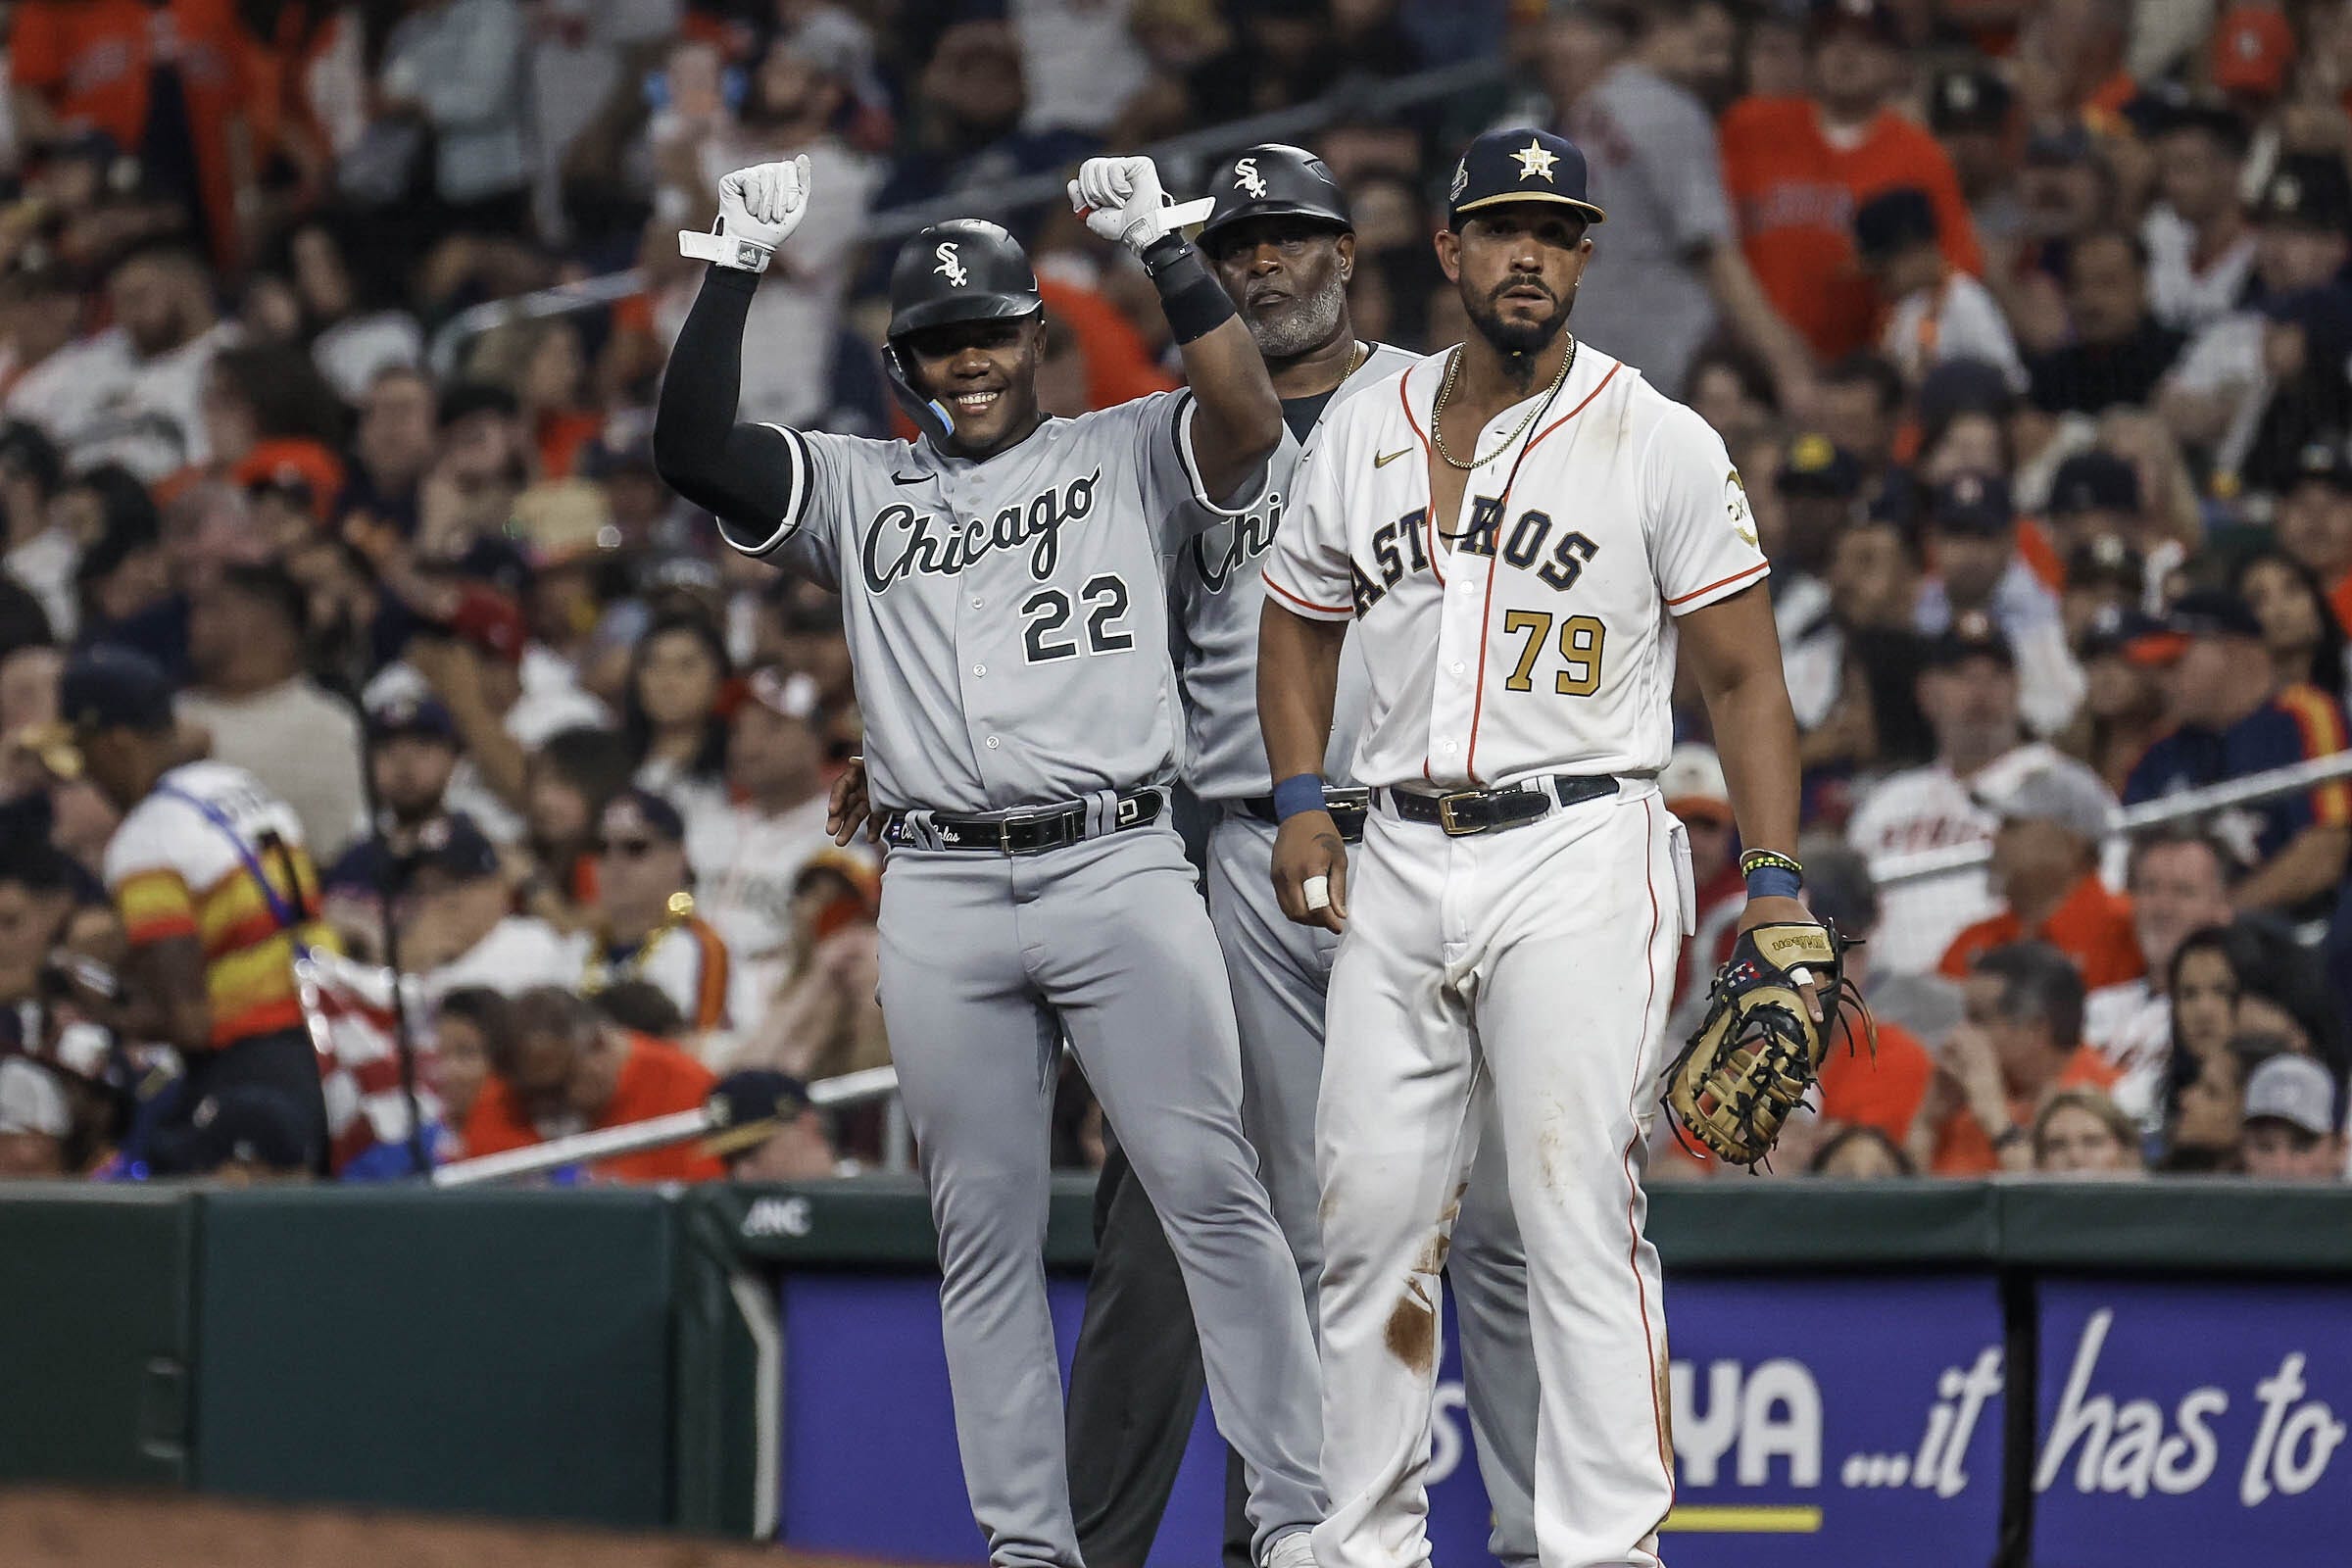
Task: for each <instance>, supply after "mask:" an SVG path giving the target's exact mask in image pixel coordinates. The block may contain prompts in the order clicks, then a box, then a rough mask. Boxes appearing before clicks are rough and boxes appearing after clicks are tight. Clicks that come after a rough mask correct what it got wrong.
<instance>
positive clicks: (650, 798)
mask: <svg viewBox="0 0 2352 1568" xmlns="http://www.w3.org/2000/svg"><path fill="white" fill-rule="evenodd" d="M596 863H597V880H596V886H597V906H598V907H597V921H596V924H595V925H594V926H593V927H592V928H591V929H590V930H588V931H587V932H585V933H583V934H582V936H581V937H580V939H579V940H580V943H581V945H582V952H581V973H580V989H581V990H582V991H584V992H586V993H588V994H590V995H594V994H595V993H597V992H600V991H603V990H605V989H607V988H608V987H611V986H614V985H618V984H620V983H621V982H622V981H624V980H643V981H646V982H648V983H649V984H651V985H653V986H655V987H656V988H658V989H659V990H660V991H661V992H662V995H663V996H666V997H667V998H669V1000H670V1001H671V1002H672V1003H674V1004H675V1005H676V1006H677V1009H678V1014H679V1016H680V1017H682V1018H684V1019H685V1020H686V1032H687V1033H688V1034H689V1035H700V1034H704V1033H707V1032H709V1031H710V1030H712V1029H719V1028H723V1027H725V1026H726V1022H727V978H728V974H727V971H728V969H729V967H730V964H729V959H728V955H727V944H726V940H725V939H724V938H723V937H721V936H720V935H719V934H718V933H717V932H716V931H714V930H712V929H711V926H710V924H709V923H708V922H707V921H705V920H704V919H703V918H702V917H701V916H700V915H698V914H696V913H695V909H694V891H693V889H694V870H693V867H692V866H691V865H690V864H689V863H688V861H687V858H686V824H685V821H684V819H683V818H682V817H681V816H680V815H679V813H678V809H677V808H676V807H674V806H672V805H671V804H670V803H669V802H668V801H667V800H665V799H663V798H662V796H660V795H657V794H655V793H654V792H653V791H651V790H647V789H637V788H631V789H626V790H623V791H621V792H620V793H619V794H618V795H615V796H614V797H613V799H612V801H611V802H610V803H609V804H608V805H607V806H606V807H605V809H604V811H603V813H602V814H601V815H600V816H599V817H598V818H597V840H596Z"/></svg>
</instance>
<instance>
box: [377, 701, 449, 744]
mask: <svg viewBox="0 0 2352 1568" xmlns="http://www.w3.org/2000/svg"><path fill="white" fill-rule="evenodd" d="M400 735H414V736H417V738H419V739H421V740H432V741H446V742H447V743H448V744H450V745H452V746H455V745H456V744H457V743H458V721H457V720H456V719H455V718H452V717H451V716H450V712H449V710H448V709H447V708H445V707H443V706H442V704H441V703H440V701H439V700H438V699H437V698H432V697H395V698H393V699H392V700H391V701H390V702H386V703H378V704H377V705H376V706H375V707H373V708H371V709H369V710H368V741H369V743H370V744H373V743H378V742H382V741H388V740H391V739H393V738H394V737H395V736H400Z"/></svg>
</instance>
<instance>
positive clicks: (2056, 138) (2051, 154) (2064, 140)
mask: <svg viewBox="0 0 2352 1568" xmlns="http://www.w3.org/2000/svg"><path fill="white" fill-rule="evenodd" d="M2096 152H2097V148H2096V147H2094V146H2093V145H2092V143H2091V139H2090V127H2088V126H2087V125H2085V124H2083V123H2082V121H2080V120H2078V119H2076V118H2075V117H2073V116H2071V115H2070V116H2068V117H2066V118H2064V119H2060V120H2044V121H2041V122H2039V123H2036V124H2035V125H2034V128H2033V129H2032V130H2030V131H2028V132H2027V133H2026V155H2025V158H2026V166H2027V167H2028V168H2029V169H2032V168H2041V169H2072V168H2075V167H2076V166H2077V165H2080V164H2087V163H2089V162H2090V161H2091V159H2092V157H2093V156H2094V155H2095V154H2096Z"/></svg>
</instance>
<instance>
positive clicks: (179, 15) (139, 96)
mask: <svg viewBox="0 0 2352 1568" xmlns="http://www.w3.org/2000/svg"><path fill="white" fill-rule="evenodd" d="M8 56H9V76H10V79H11V80H12V81H14V82H15V83H16V85H17V86H18V87H19V88H20V89H25V90H29V91H33V92H37V93H38V94H40V96H41V97H42V98H44V99H46V100H47V101H48V103H49V105H50V107H51V108H52V109H53V110H55V112H56V113H57V116H58V118H59V119H61V120H63V121H65V122H67V123H69V124H78V125H84V126H87V127H89V128H91V129H94V130H101V131H104V132H105V133H106V134H107V135H108V136H110V137H112V138H113V139H114V142H115V144H116V146H118V147H120V148H121V149H123V151H124V152H128V153H136V152H138V150H139V148H140V145H141V143H142V142H143V140H144V138H145V134H146V129H147V111H148V103H147V95H148V87H149V84H150V80H151V73H152V72H153V70H154V68H155V67H156V66H157V65H159V64H166V63H170V64H175V65H177V66H178V68H179V74H180V81H181V83H182V89H183V91H184V92H185V93H186V96H187V104H188V119H189V122H190V124H191V125H192V127H193V129H194V131H195V143H196V144H195V149H194V151H195V155H196V171H197V177H198V180H199V182H200V183H201V185H202V188H203V197H204V206H205V213H204V217H205V221H206V222H207V225H208V227H209V228H210V231H211V237H212V241H213V252H214V257H215V259H216V260H218V261H223V262H225V261H229V260H232V259H234V257H235V256H236V254H237V230H236V212H235V202H234V197H235V190H234V186H233V182H232V180H231V177H230V172H229V153H228V148H229V127H230V124H231V123H232V122H233V121H235V120H237V119H238V118H239V117H240V116H241V115H245V114H247V112H248V111H249V110H250V109H251V108H252V107H253V106H254V105H256V104H260V103H266V102H268V101H269V100H270V98H271V97H272V96H273V92H274V89H273V87H272V84H271V83H270V81H269V80H268V79H267V75H268V72H269V70H270V60H269V58H268V56H267V55H266V54H265V53H264V51H262V50H261V49H260V48H259V47H258V46H257V45H256V44H255V43H254V41H253V40H252V38H251V37H250V36H248V34H247V33H246V32H245V30H244V28H243V27H241V26H240V25H238V21H237V0H171V3H170V4H169V5H166V6H163V7H160V8H159V7H155V6H151V5H148V4H146V3H145V0H24V3H23V4H21V5H19V6H18V7H17V9H16V22H15V25H14V27H13V28H12V29H11V31H10V33H9V39H8Z"/></svg>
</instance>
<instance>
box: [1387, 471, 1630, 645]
mask: <svg viewBox="0 0 2352 1568" xmlns="http://www.w3.org/2000/svg"><path fill="white" fill-rule="evenodd" d="M1428 522H1429V514H1428V513H1427V512H1426V511H1423V510H1420V509H1415V510H1414V511H1411V512H1408V513H1406V514H1405V515H1403V516H1401V517H1398V518H1397V520H1396V521H1395V522H1387V523H1383V524H1381V525H1380V526H1379V527H1377V528H1375V529H1373V530H1372V563H1371V565H1372V567H1373V568H1376V569H1367V568H1366V566H1365V564H1363V563H1361V562H1357V563H1355V564H1353V565H1352V566H1351V567H1350V571H1349V575H1350V577H1351V579H1352V585H1353V589H1354V597H1355V613H1356V614H1357V615H1359V616H1360V615H1362V614H1363V613H1364V612H1366V611H1368V610H1370V609H1371V608H1372V607H1373V606H1374V605H1376V604H1378V603H1380V601H1381V600H1382V599H1383V598H1384V597H1386V596H1387V594H1388V591H1389V590H1390V589H1392V588H1394V587H1396V586H1397V584H1398V583H1399V582H1402V581H1403V580H1404V575H1405V573H1406V572H1407V571H1408V570H1409V571H1427V570H1429V552H1428V549H1427V547H1426V545H1425V544H1424V542H1423V535H1424V533H1425V532H1426V527H1427V524H1428ZM1552 532H1553V530H1552V523H1551V515H1550V514H1549V513H1547V512H1538V511H1536V510H1534V509H1533V508H1530V509H1529V510H1528V511H1525V512H1522V513H1521V514H1519V516H1518V519H1517V520H1516V521H1514V522H1512V523H1511V525H1510V526H1509V527H1508V528H1507V529H1506V528H1504V527H1503V526H1502V507H1501V506H1500V504H1499V503H1497V502H1496V501H1495V500H1494V499H1493V498H1492V497H1485V496H1481V497H1476V498H1473V499H1472V501H1471V504H1470V520H1469V523H1468V525H1467V526H1465V527H1464V529H1463V530H1462V533H1461V535H1460V537H1459V538H1457V539H1455V541H1454V545H1453V549H1454V554H1456V555H1459V556H1486V557H1488V558H1489V559H1493V558H1494V557H1495V556H1497V555H1499V556H1500V557H1501V559H1502V561H1503V562H1504V564H1508V565H1511V566H1516V567H1517V568H1519V569H1520V570H1521V571H1526V570H1529V569H1531V568H1532V569H1533V570H1534V571H1535V574H1536V576H1537V578H1538V579H1539V580H1540V581H1542V582H1543V583H1544V585H1545V586H1546V587H1549V588H1551V589H1553V590H1554V591H1555V592H1566V591H1567V590H1568V589H1570V588H1573V587H1575V586H1576V579H1577V578H1578V577H1580V576H1582V575H1584V570H1585V563H1586V562H1588V561H1591V560H1592V559H1593V556H1594V554H1596V553H1597V552H1598V551H1599V549H1600V546H1598V545H1596V544H1594V543H1593V540H1592V539H1591V538H1590V537H1589V536H1588V535H1586V534H1585V533H1583V532H1582V531H1581V530H1578V529H1575V528H1571V529H1569V530H1567V531H1566V532H1564V533H1562V534H1561V535H1560V536H1559V538H1558V539H1556V540H1554V539H1553V538H1552ZM1547 545H1548V546H1549V547H1550V548H1549V559H1545V555H1546V552H1545V546H1547ZM1539 561H1542V562H1543V563H1544V564H1542V565H1540V566H1539V565H1537V564H1536V563H1537V562H1539Z"/></svg>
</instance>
